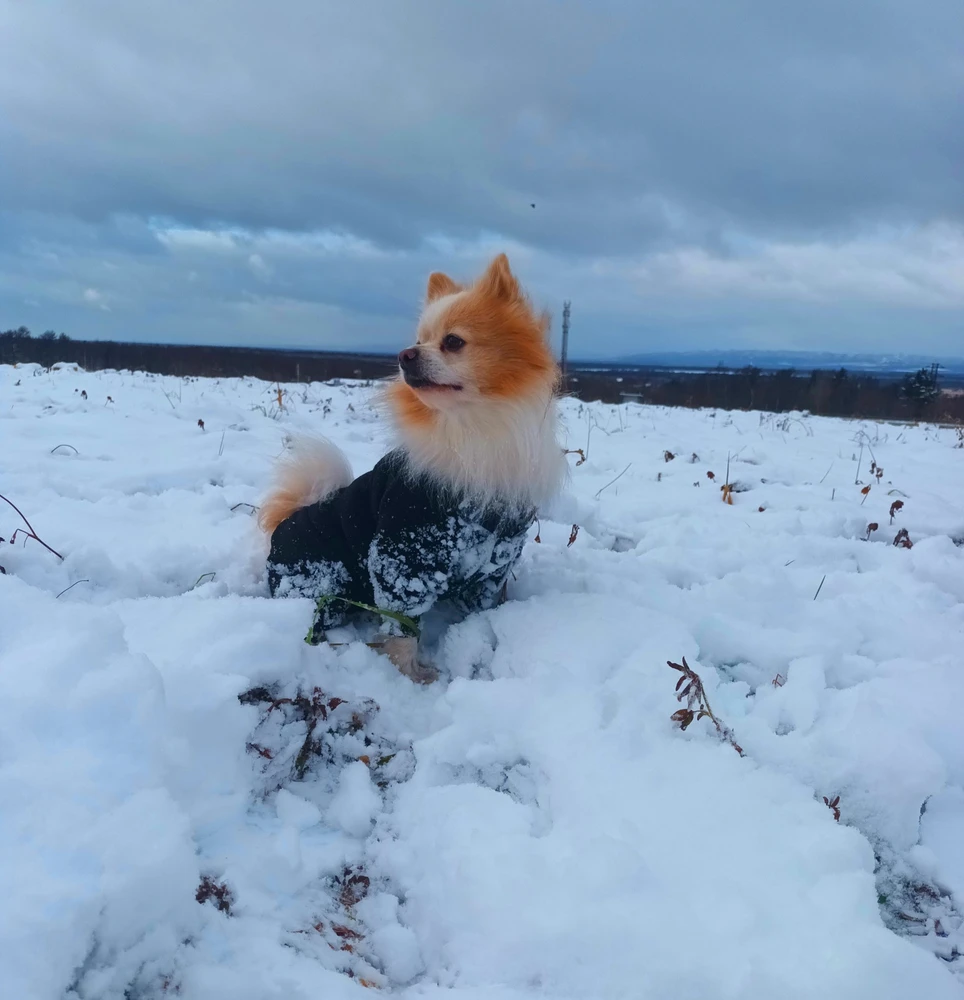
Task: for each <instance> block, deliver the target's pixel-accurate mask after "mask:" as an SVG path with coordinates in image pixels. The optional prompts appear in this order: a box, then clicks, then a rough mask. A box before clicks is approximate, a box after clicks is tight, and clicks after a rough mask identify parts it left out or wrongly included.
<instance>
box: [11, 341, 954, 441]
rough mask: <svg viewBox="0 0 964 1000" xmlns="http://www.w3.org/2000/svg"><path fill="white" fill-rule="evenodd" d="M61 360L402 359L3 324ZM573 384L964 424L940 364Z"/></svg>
mask: <svg viewBox="0 0 964 1000" xmlns="http://www.w3.org/2000/svg"><path fill="white" fill-rule="evenodd" d="M28 362H31V363H36V364H40V365H43V366H44V367H47V368H49V367H50V366H51V365H53V364H56V363H57V362H66V363H73V364H77V365H79V366H80V367H81V368H84V369H85V370H87V371H98V370H103V369H107V368H114V369H129V370H131V371H146V372H154V373H156V374H159V375H176V376H186V375H192V376H206V377H213V378H231V377H238V378H241V377H251V378H259V379H264V380H265V381H269V382H276V381H278V382H324V381H328V380H329V379H335V378H337V379H352V378H356V379H380V378H384V377H385V376H387V375H389V374H391V372H392V371H393V370H394V365H395V359H394V358H393V357H389V356H380V355H370V354H335V353H323V352H315V351H277V350H267V349H264V348H247V347H200V346H190V345H180V344H135V343H117V342H114V341H106V340H93V341H90V340H72V339H71V338H69V337H67V336H66V335H65V334H62V333H61V334H57V333H55V332H53V331H48V332H47V333H45V334H43V335H42V336H40V337H33V336H31V334H30V331H29V330H28V329H26V328H25V327H20V328H18V329H16V330H7V331H5V332H3V333H0V364H18V363H28ZM565 389H566V392H567V393H568V394H570V395H573V396H576V397H577V398H579V399H582V400H584V401H587V402H588V401H591V400H601V401H602V402H608V403H619V402H623V401H625V400H627V399H636V400H639V401H640V402H644V403H654V404H657V405H661V406H686V407H698V408H699V407H708V408H716V409H723V410H767V411H771V412H775V413H782V412H787V411H789V410H808V411H810V412H811V413H814V414H820V415H822V416H834V417H862V418H868V419H878V420H934V421H942V422H947V423H957V424H964V392H961V391H960V390H950V391H942V390H941V385H940V377H939V372H938V370H937V368H936V367H932V368H923V369H921V370H920V371H918V372H915V373H913V374H911V375H907V376H906V377H904V378H903V379H897V380H894V379H881V378H878V377H875V376H873V375H867V374H863V373H859V372H857V373H854V372H848V371H847V370H846V369H843V368H841V369H840V370H839V371H823V370H821V371H814V372H809V373H800V372H795V371H792V370H783V371H777V372H765V371H762V370H761V369H759V368H754V367H745V368H740V369H736V370H733V369H726V368H713V369H707V370H704V371H698V372H692V371H690V372H672V371H667V370H655V369H652V370H648V369H640V368H633V369H609V370H603V371H599V370H592V371H590V370H586V369H581V368H579V367H578V366H575V367H573V368H571V369H570V372H569V375H568V377H567V379H566V383H565Z"/></svg>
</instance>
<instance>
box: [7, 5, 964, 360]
mask: <svg viewBox="0 0 964 1000" xmlns="http://www.w3.org/2000/svg"><path fill="white" fill-rule="evenodd" d="M0 38H3V40H4V44H3V59H2V60H0V328H2V329H5V328H7V327H11V326H19V325H21V324H24V325H27V326H29V327H30V328H31V329H32V330H34V332H36V333H39V332H41V331H43V330H46V329H55V330H57V331H58V332H59V331H64V332H66V333H68V334H69V335H71V336H74V337H95V338H105V337H109V338H114V339H125V340H145V341H169V342H182V343H211V344H244V345H264V346H283V347H312V348H318V349H327V348H330V349H339V350H344V349H347V350H365V351H369V350H370V351H384V350H396V349H398V348H400V347H402V346H405V345H406V344H408V343H409V342H410V341H411V340H412V338H413V332H412V331H413V328H414V325H415V322H416V320H417V316H418V312H419V309H420V306H421V302H422V298H423V296H424V289H425V281H426V278H427V276H428V274H429V273H430V272H431V271H433V270H442V271H445V272H447V273H449V274H451V275H452V276H453V277H455V278H457V279H471V278H472V277H473V276H475V275H476V274H477V273H478V272H479V271H480V270H481V268H482V267H484V265H485V263H486V262H487V261H488V259H489V258H491V257H492V256H493V255H495V254H496V253H498V252H502V251H504V252H506V253H507V254H508V256H509V260H510V262H511V264H512V266H513V268H514V269H515V271H516V273H517V274H518V276H519V278H520V280H521V281H522V283H523V284H524V285H525V287H526V288H527V289H528V291H529V293H530V295H531V296H532V298H533V299H534V300H535V302H536V303H537V304H538V305H539V306H540V307H548V308H549V309H550V311H551V312H552V313H553V314H554V316H555V320H554V324H553V335H554V336H555V337H556V338H558V334H559V317H560V316H561V310H562V303H563V301H564V300H566V299H569V300H571V301H572V333H571V353H572V355H573V356H575V357H604V356H619V355H625V354H633V353H646V352H658V351H665V350H686V349H693V350H699V349H721V350H723V349H727V348H733V349H771V350H832V351H834V350H839V351H847V352H867V353H882V352H894V351H903V352H906V353H915V354H920V353H932V354H934V355H945V356H947V355H964V7H962V5H961V4H960V0H902V2H901V0H847V2H846V3H841V2H840V0H808V2H802V0H797V2H789V0H727V2H726V3H721V2H719V0H676V2H673V3H666V2H660V0H583V2H572V0H485V2H484V3H483V2H475V3H470V2H468V0H465V2H462V0H405V2H403V3H400V2H390V0H381V2H375V0H350V2H349V0H339V2H329V0H276V2H273V3H269V2H267V0H168V2H160V0H142V2H137V3H132V2H130V0H84V3H68V2H66V0H59V2H58V0H34V2H31V3H24V2H23V0H0Z"/></svg>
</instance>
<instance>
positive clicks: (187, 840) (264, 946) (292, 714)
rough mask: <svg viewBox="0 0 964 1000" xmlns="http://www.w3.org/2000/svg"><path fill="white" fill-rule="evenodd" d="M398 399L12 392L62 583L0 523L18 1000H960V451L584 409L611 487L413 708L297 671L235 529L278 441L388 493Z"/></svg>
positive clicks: (48, 384)
mask: <svg viewBox="0 0 964 1000" xmlns="http://www.w3.org/2000/svg"><path fill="white" fill-rule="evenodd" d="M279 402H280V406H279ZM371 403H372V389H371V388H370V387H366V386H360V385H354V386H350V385H341V386H335V385H321V384H314V385H310V386H287V387H285V386H282V387H281V397H280V400H279V397H278V388H277V387H275V386H271V385H267V384H265V383H260V382H257V381H253V380H219V381H216V380H203V379H183V380H182V379H175V378H161V377H153V376H149V375H143V374H131V373H90V374H88V373H84V372H79V371H75V370H73V369H62V370H55V371H51V372H46V371H43V370H41V369H39V368H37V367H36V366H21V367H18V368H10V367H0V493H2V494H3V496H5V497H7V498H8V499H9V500H11V501H13V502H14V503H15V504H17V506H18V507H19V508H20V509H21V510H22V512H23V514H25V515H26V517H27V518H28V519H29V521H30V523H31V524H32V526H33V528H34V529H35V531H36V534H37V535H38V536H39V537H40V538H41V539H43V541H44V542H46V543H47V544H48V545H49V546H51V547H52V548H53V549H55V550H57V552H58V553H60V554H62V555H63V557H64V558H63V560H62V561H61V559H60V558H58V557H57V556H56V555H54V554H53V553H51V552H50V551H48V550H47V549H45V548H44V547H43V546H42V545H41V544H39V543H38V542H37V541H36V540H34V539H32V538H30V537H27V536H26V535H25V534H24V533H23V529H24V527H25V526H24V524H23V522H22V521H21V519H20V518H19V516H18V515H17V514H16V512H15V511H14V510H13V509H12V508H11V507H9V506H8V505H7V504H5V503H3V502H2V501H0V536H2V537H3V538H4V539H5V540H6V542H5V543H4V544H2V545H0V565H2V566H3V567H4V569H5V571H6V572H5V575H2V576H0V712H2V716H0V717H2V723H0V995H2V996H3V997H10V998H16V1000H48V998H49V1000H55V998H57V1000H59V998H63V997H65V996H67V997H75V998H77V997H82V998H109V997H110V998H122V997H125V998H130V1000H146V998H162V997H170V996H178V997H181V998H185V1000H195V998H196V1000H212V998H221V997H224V998H231V1000H246V998H250V1000H269V998H270V1000H275V998H278V1000H280V998H284V1000H301V998H305V1000H307V998H317V997H327V998H337V997H343V996H344V997H348V996H361V995H363V994H362V992H361V991H362V990H364V989H366V988H368V989H375V990H379V989H380V990H383V991H388V990H392V991H396V992H399V993H401V994H403V995H404V996H406V997H416V996H417V997H420V998H429V997H430V998H434V997H439V996H441V995H443V994H444V995H445V996H449V995H451V996H452V1000H461V998H464V1000H522V998H532V997H536V996H541V997H551V998H556V997H559V998H589V997H605V998H607V1000H616V998H632V1000H640V998H659V1000H717V998H721V1000H722V998H727V1000H730V998H733V1000H736V998H740V1000H774V998H781V1000H802V998H826V997H833V998H844V1000H852V998H865V997H866V998H874V1000H890V998H892V1000H911V998H913V1000H940V998H952V997H957V998H960V997H962V996H964V978H962V967H964V959H962V958H960V957H958V955H959V952H960V951H964V928H962V926H961V916H960V914H961V912H962V911H964V726H962V722H961V715H962V709H964V662H962V658H961V653H962V638H964V548H962V547H961V546H962V543H964V450H960V449H957V448H955V444H956V443H957V441H958V438H957V435H956V434H955V433H954V432H953V431H951V430H947V429H944V430H938V429H935V428H930V427H923V426H922V427H907V428H900V427H892V426H876V425H872V424H861V423H853V422H844V421H835V420H827V419H816V418H809V417H799V416H794V417H774V416H766V415H760V414H758V413H734V414H727V413H723V412H718V413H711V412H708V411H686V410H662V409H654V408H649V407H644V406H637V405H627V406H623V407H612V406H602V405H591V406H584V405H581V404H579V403H578V402H575V401H567V402H566V403H565V404H564V415H565V422H566V425H567V434H568V444H569V447H571V448H582V449H583V450H584V451H585V452H587V458H586V461H585V462H582V463H581V464H578V465H577V464H576V463H577V462H579V456H578V455H572V456H570V461H571V463H572V483H571V490H570V492H569V494H568V495H567V496H566V497H565V498H564V499H563V500H561V501H560V502H558V503H557V504H556V505H555V509H554V510H552V511H550V512H549V516H547V517H544V518H543V519H542V522H541V525H540V527H539V532H540V539H541V540H540V541H538V542H537V541H536V538H535V536H536V531H535V530H533V532H532V535H533V540H532V542H531V543H530V544H529V545H528V547H527V549H526V552H525V557H524V562H523V564H522V566H521V567H520V568H519V571H518V574H517V579H516V580H515V582H514V584H513V587H512V591H511V593H510V598H511V599H510V601H509V603H507V604H506V605H504V606H502V607H501V608H499V609H498V610H496V611H494V612H492V613H490V614H485V615H481V616H478V617H476V618H474V619H470V620H468V621H466V622H464V623H463V624H461V625H459V626H457V627H455V628H454V629H453V630H452V631H451V633H450V634H449V635H448V636H447V638H446V640H445V643H444V645H443V648H442V654H441V666H442V668H443V677H442V680H440V681H439V682H438V683H436V684H434V685H432V686H430V687H428V688H421V687H416V686H414V685H412V684H411V683H410V682H409V681H407V680H406V679H404V678H403V677H401V676H399V675H398V674H397V673H396V672H395V671H394V670H393V668H392V667H391V666H390V664H388V663H387V661H386V660H384V659H382V658H380V657H378V656H376V655H375V653H374V652H372V651H371V650H369V649H368V648H366V647H364V646H349V647H347V648H338V649H334V648H329V647H309V646H307V645H306V644H305V643H304V642H303V636H304V634H305V631H306V628H307V625H308V623H309V620H310V617H311V610H312V609H311V607H310V606H309V604H308V603H307V602H304V601H280V600H279V601H273V600H270V599H268V598H267V597H266V583H265V578H264V572H263V558H264V548H263V543H262V541H261V539H260V538H259V536H258V534H257V531H256V530H255V523H254V518H253V517H252V516H251V510H252V508H251V506H249V505H254V504H257V503H258V500H259V497H260V496H261V493H262V491H263V489H264V488H265V486H266V484H267V482H268V480H269V470H270V465H271V462H272V460H273V459H274V457H275V456H277V455H278V454H279V453H280V451H281V449H282V442H283V437H284V434H285V433H286V431H288V430H291V429H295V428H297V429H301V430H314V431H319V432H321V433H326V434H328V435H330V436H331V437H332V438H334V439H335V440H336V441H337V442H338V443H339V444H340V445H342V446H343V447H344V448H345V449H346V450H347V452H348V453H349V455H350V457H351V459H352V461H353V463H354V465H355V470H356V472H361V471H363V470H364V469H366V468H368V467H370V466H371V465H372V464H373V463H374V462H375V460H376V459H377V458H378V457H379V456H380V455H381V454H382V453H383V451H384V450H385V448H386V441H387V433H386V430H385V427H384V425H383V424H382V422H381V421H380V419H379V417H378V415H377V413H376V412H375V411H374V409H373V408H372V405H371ZM199 421H203V425H204V426H203V428H202V427H201V426H199ZM587 438H588V448H587V447H586V445H587ZM666 452H668V453H672V455H673V456H675V457H672V458H669V456H668V455H667V454H664V453H666ZM728 456H729V465H730V474H729V478H730V481H731V483H732V484H733V485H734V493H733V495H732V499H733V503H732V504H727V503H725V502H722V500H723V493H722V492H721V490H720V486H721V485H723V484H724V483H725V479H726V466H727V459H728ZM871 462H875V463H877V464H878V465H879V466H882V468H883V472H882V475H881V477H880V480H879V481H878V479H877V478H876V476H874V475H873V473H872V470H871ZM710 473H713V477H712V478H711V477H710ZM867 484H869V485H871V489H870V491H869V493H868V494H866V495H864V494H862V492H861V489H862V486H864V485H867ZM898 499H899V500H902V501H903V508H902V509H900V510H899V511H898V512H896V514H895V516H894V518H893V524H891V518H890V516H889V510H890V507H891V504H892V503H893V502H894V501H895V500H898ZM870 522H875V523H876V524H877V525H879V527H878V529H877V530H876V531H875V532H872V533H871V534H870V538H869V540H865V539H866V536H867V533H868V532H867V526H868V524H869V523H870ZM574 524H578V525H579V530H578V533H576V536H575V540H574V541H573V542H572V544H571V545H570V544H568V543H569V542H570V539H571V537H572V534H573V525H574ZM900 528H906V529H907V532H908V533H909V538H910V540H911V541H912V542H913V547H912V548H904V547H895V545H894V544H892V543H893V541H894V537H895V535H896V533H897V532H898V530H899V529H900ZM15 532H16V535H15V537H14V533H15ZM12 537H13V540H14V544H9V541H10V540H11V538H12ZM683 657H686V660H687V663H688V664H689V666H690V667H691V668H692V669H694V670H695V671H696V672H697V673H698V674H699V676H700V677H701V678H702V682H703V684H704V685H705V689H706V695H707V697H708V699H709V702H710V705H711V707H712V710H713V712H714V713H715V714H716V716H718V718H719V720H720V722H721V725H723V726H728V727H730V729H731V730H732V736H733V739H734V740H735V741H736V742H737V743H738V744H739V745H740V746H741V747H742V748H743V751H744V753H745V756H740V755H739V754H738V753H737V752H736V751H735V749H734V747H733V746H732V745H731V744H730V743H729V742H726V741H725V740H721V739H719V738H718V736H717V734H716V730H715V728H714V726H713V724H712V722H711V720H709V719H705V718H704V719H701V720H698V721H694V722H693V723H692V725H690V726H689V727H688V728H687V729H686V730H685V731H683V730H681V729H680V728H679V727H678V726H677V725H676V724H675V723H674V722H673V721H672V720H671V718H670V717H671V715H672V714H673V713H674V712H676V711H677V710H678V709H680V707H681V706H680V703H679V702H677V700H676V696H675V690H674V689H675V685H676V682H677V680H678V679H679V678H680V676H681V675H680V673H679V672H678V671H675V670H672V669H670V668H669V667H668V666H667V661H669V660H672V661H674V662H677V663H680V662H681V660H682V658H683ZM239 696H241V697H239ZM838 796H839V803H838V804H837V808H838V809H839V821H836V820H835V817H834V812H833V810H832V809H831V808H830V807H829V806H828V805H827V804H825V802H824V798H825V797H826V799H827V800H828V801H829V802H830V803H831V804H833V803H835V802H836V801H837V797H838ZM199 899H200V900H201V902H199V901H198V900H199Z"/></svg>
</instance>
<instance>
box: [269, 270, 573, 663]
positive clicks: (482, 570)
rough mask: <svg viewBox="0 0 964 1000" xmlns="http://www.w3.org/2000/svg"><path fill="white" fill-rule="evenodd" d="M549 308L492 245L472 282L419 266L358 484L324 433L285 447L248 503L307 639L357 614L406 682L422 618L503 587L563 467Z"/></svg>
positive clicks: (273, 581) (478, 601) (480, 601)
mask: <svg viewBox="0 0 964 1000" xmlns="http://www.w3.org/2000/svg"><path fill="white" fill-rule="evenodd" d="M548 326H549V321H548V317H546V316H545V315H538V314H536V313H535V312H534V311H533V308H532V306H531V304H530V302H529V299H528V298H527V296H526V295H525V293H524V292H523V290H522V289H521V288H520V286H519V283H518V281H517V280H516V278H515V276H514V275H513V273H512V271H511V269H510V267H509V261H508V259H507V258H506V256H505V255H504V254H500V255H499V256H498V257H496V258H495V260H493V261H492V263H491V264H490V265H489V266H488V268H487V269H486V271H485V273H484V274H483V275H482V276H481V277H480V278H479V279H478V280H476V281H475V282H474V283H472V284H469V285H460V284H457V283H456V282H455V281H453V280H452V279H451V278H449V277H448V276H447V275H445V274H441V273H439V272H435V273H433V274H432V275H430V276H429V279H428V289H427V292H426V297H425V305H424V308H423V310H422V314H421V317H420V319H419V322H418V328H417V336H416V339H415V343H414V344H413V345H412V346H411V347H407V348H405V350H403V351H402V352H401V353H400V354H399V355H398V365H399V373H398V375H397V376H396V377H395V378H394V379H393V380H392V381H391V382H390V383H389V384H388V387H387V389H386V391H385V392H384V396H383V399H384V402H385V403H386V404H387V409H388V411H389V413H390V415H391V418H392V421H393V424H394V428H395V434H396V438H397V443H396V447H395V448H394V449H393V450H392V451H390V452H389V453H388V454H387V455H385V456H384V457H383V458H382V459H381V460H380V461H379V462H378V463H377V464H376V465H375V467H374V468H373V469H372V470H371V471H370V472H366V473H365V474H364V475H361V476H359V477H358V478H357V479H354V478H353V477H352V472H351V468H350V466H349V463H348V461H347V459H346V458H345V456H344V455H342V453H341V452H340V451H339V450H338V449H337V448H336V447H335V446H334V445H333V444H332V443H331V442H329V441H326V440H315V439H311V440H302V441H296V442H295V443H294V445H293V447H292V449H291V453H290V455H289V456H288V457H287V458H286V459H285V460H283V462H282V467H281V470H280V474H279V477H278V482H277V484H276V486H275V489H274V491H273V492H272V493H271V495H270V496H269V497H268V498H267V500H266V501H265V502H264V504H263V505H262V507H261V511H260V518H259V519H260V523H261V527H262V528H263V529H264V531H265V532H266V533H267V534H269V535H270V540H271V543H270V545H271V547H270V553H269V555H268V582H269V586H270V590H271V593H272V595H273V596H277V597H309V598H311V599H313V600H315V601H316V602H317V611H316V614H315V619H314V622H313V625H312V629H311V631H310V632H309V641H311V642H315V643H317V642H321V641H324V640H325V637H326V633H327V632H328V630H331V629H336V628H339V627H341V626H344V625H346V624H350V623H352V622H355V621H359V620H360V619H363V618H365V617H366V616H367V618H368V619H369V620H370V621H371V620H377V621H380V623H381V627H380V633H381V635H380V640H381V641H378V642H374V643H370V645H374V646H376V647H377V648H379V649H380V651H381V652H383V653H385V654H387V655H388V657H389V658H390V659H391V661H392V662H393V663H394V664H395V666H396V667H397V668H398V669H399V670H400V671H401V672H402V673H403V674H405V675H406V676H408V677H410V678H411V679H412V680H414V681H418V682H422V683H425V682H428V681H430V680H433V679H434V678H435V677H436V676H437V673H436V672H435V670H434V668H432V667H431V666H430V665H426V664H425V663H424V662H422V658H420V655H419V654H420V651H419V641H418V636H419V632H420V628H419V622H420V620H421V618H422V616H423V615H425V614H426V613H427V612H429V611H431V610H433V609H435V608H437V607H443V606H444V607H445V608H446V609H447V612H446V613H447V614H449V615H451V614H453V613H454V615H455V616H456V617H459V618H461V617H465V616H466V615H468V614H471V613H473V612H475V611H480V610H486V609H489V608H491V607H493V606H495V605H496V604H498V603H499V602H500V601H501V600H503V599H504V597H505V586H506V582H507V579H508V576H509V573H510V571H511V570H512V567H513V566H514V565H515V563H516V562H517V560H518V559H519V556H520V555H521V553H522V549H523V546H524V544H525V539H526V534H527V532H528V530H529V528H530V527H531V526H532V524H533V523H534V521H535V518H536V513H537V510H538V509H539V507H540V506H541V505H543V504H545V503H546V502H547V501H548V500H550V499H551V498H552V497H553V496H554V495H555V494H556V493H557V491H558V490H559V489H560V488H561V486H562V484H563V482H564V479H565V476H566V474H567V465H566V462H565V457H564V454H563V450H562V447H561V446H560V444H559V442H558V440H557V414H556V392H557V388H558V382H559V371H558V367H557V365H556V363H555V360H554V358H553V356H552V352H551V350H550V347H549V343H548V336H547V334H548Z"/></svg>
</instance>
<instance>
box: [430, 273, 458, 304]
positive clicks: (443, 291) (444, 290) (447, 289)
mask: <svg viewBox="0 0 964 1000" xmlns="http://www.w3.org/2000/svg"><path fill="white" fill-rule="evenodd" d="M459 291H461V288H460V287H459V286H458V285H457V284H456V283H455V282H454V281H453V280H452V279H451V278H450V277H449V276H448V275H447V274H442V272H441V271H433V272H432V273H431V274H430V275H429V276H428V288H427V289H426V291H425V301H426V302H434V301H435V300H436V299H440V298H441V297H442V296H443V295H453V294H454V293H455V292H459Z"/></svg>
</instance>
